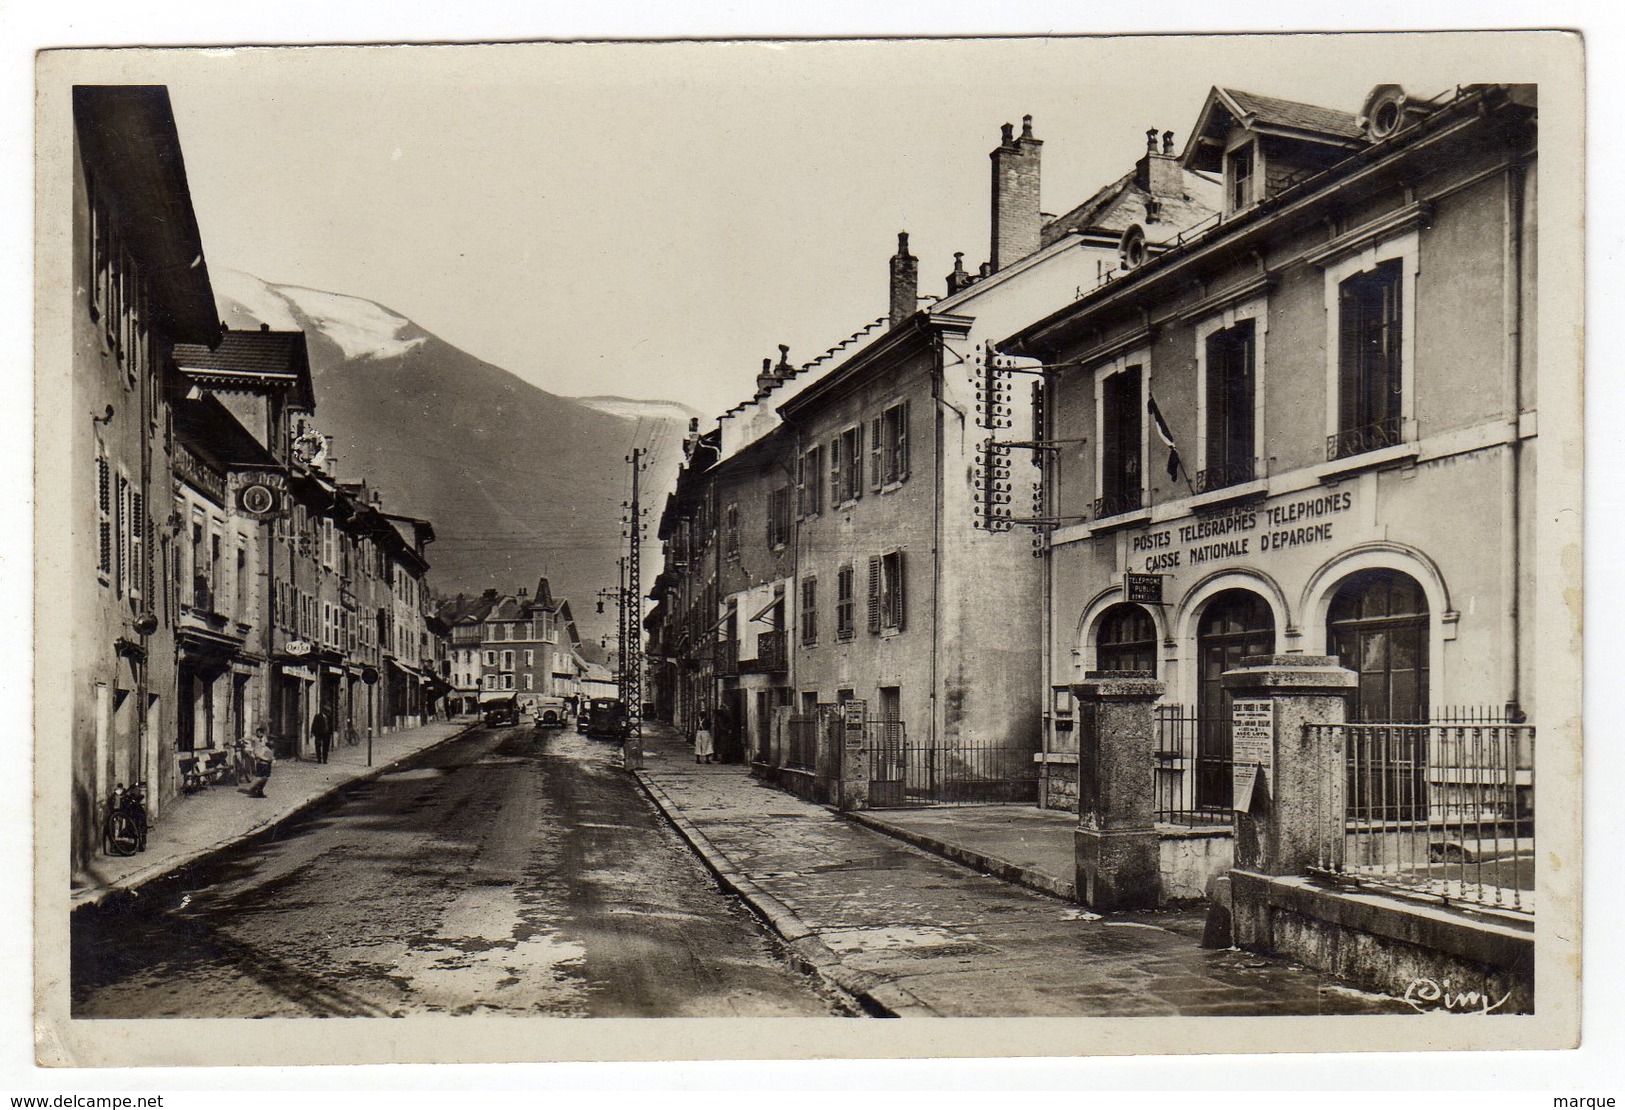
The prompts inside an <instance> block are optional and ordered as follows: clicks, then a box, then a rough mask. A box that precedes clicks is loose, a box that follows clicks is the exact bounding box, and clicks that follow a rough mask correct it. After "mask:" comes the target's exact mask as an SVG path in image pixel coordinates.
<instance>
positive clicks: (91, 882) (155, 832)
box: [71, 717, 479, 910]
mask: <svg viewBox="0 0 1625 1110" xmlns="http://www.w3.org/2000/svg"><path fill="white" fill-rule="evenodd" d="M478 723H479V719H478V718H475V717H462V718H458V719H456V720H452V721H435V722H433V723H431V724H427V725H421V726H419V727H417V728H409V729H401V730H399V731H397V732H392V733H389V734H388V735H387V736H378V737H374V739H373V742H372V766H371V767H368V766H367V740H366V737H362V739H361V742H360V743H359V744H357V745H356V746H355V747H350V746H348V745H345V744H339V745H337V746H335V747H334V748H333V751H332V753H331V754H330V755H329V757H328V761H327V762H326V763H316V762H313V761H311V760H278V761H277V764H276V768H275V770H274V771H273V772H272V774H271V783H270V785H269V786H267V787H266V790H265V795H266V796H265V797H264V798H250V797H249V796H248V795H246V794H243V793H240V792H239V791H238V790H237V788H236V787H235V786H232V785H227V784H220V785H215V786H207V787H204V788H203V789H202V790H201V791H199V792H198V793H196V794H181V795H179V796H178V797H175V798H171V799H169V800H168V801H166V802H165V803H164V804H163V807H162V809H161V810H160V811H159V814H158V817H157V818H156V819H155V821H154V823H153V826H152V830H151V832H150V833H149V834H148V837H147V850H146V851H145V852H138V853H136V854H135V855H133V856H106V855H101V854H99V853H98V854H97V856H96V858H95V860H94V861H93V862H92V863H91V866H90V867H89V868H88V869H87V870H86V871H85V872H84V873H82V874H79V875H76V876H74V880H73V890H72V896H71V905H72V908H73V909H75V910H77V909H80V908H82V907H84V906H89V905H95V904H96V903H98V902H100V901H101V900H102V899H104V898H106V897H107V896H108V895H109V894H113V893H115V892H131V891H134V890H136V889H138V888H139V887H141V886H142V885H144V884H146V883H149V882H151V881H152V880H153V879H156V878H159V877H160V876H163V875H167V874H169V873H170V872H171V871H175V870H177V869H179V868H181V867H184V866H186V865H187V864H189V863H194V862H196V861H197V860H199V859H201V858H203V857H204V856H207V855H211V854H212V853H214V852H218V851H220V850H222V849H224V848H228V847H230V846H231V845H233V844H236V843H238V842H240V841H243V840H247V839H248V838H249V837H252V836H255V835H256V834H258V833H261V832H264V831H265V830H267V829H269V828H271V827H273V826H275V825H277V824H279V823H280V822H282V821H285V820H287V819H288V818H290V817H293V816H294V815H296V814H298V813H301V812H303V811H304V810H306V809H309V808H310V807H311V806H313V805H315V804H317V803H318V802H320V801H322V800H323V799H325V798H327V797H329V796H330V795H332V794H334V793H337V792H338V790H339V789H340V788H341V787H343V786H345V785H347V784H349V783H352V782H357V781H361V780H364V779H369V778H373V777H375V776H377V775H380V774H382V773H383V772H384V770H385V769H386V768H388V767H389V766H390V765H391V764H394V763H398V762H400V761H401V760H403V759H406V758H407V757H408V756H412V755H416V754H417V753H418V752H421V751H423V750H424V749H426V748H431V747H434V746H435V745H436V744H439V743H442V742H444V741H446V740H450V739H451V738H452V737H454V736H458V735H461V734H462V733H463V732H466V731H467V730H468V729H470V728H473V727H474V726H475V725H477V724H478Z"/></svg>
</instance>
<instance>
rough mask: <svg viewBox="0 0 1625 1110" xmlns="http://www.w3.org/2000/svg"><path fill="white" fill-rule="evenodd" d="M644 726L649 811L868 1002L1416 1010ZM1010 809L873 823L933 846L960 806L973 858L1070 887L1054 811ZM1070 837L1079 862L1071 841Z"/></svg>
mask: <svg viewBox="0 0 1625 1110" xmlns="http://www.w3.org/2000/svg"><path fill="white" fill-rule="evenodd" d="M646 733H647V735H646V737H645V741H644V748H645V765H644V770H642V771H640V772H638V773H637V777H638V779H639V781H640V782H641V783H642V784H643V786H644V789H645V790H646V791H647V792H648V794H649V796H650V797H651V798H652V799H653V800H654V801H655V803H656V805H658V806H659V807H660V808H661V809H662V810H663V811H664V812H665V813H666V816H667V817H668V818H669V819H670V820H671V821H672V823H673V824H674V825H675V826H676V827H677V829H678V831H679V832H680V833H681V834H682V835H683V836H684V837H685V838H686V839H687V840H688V841H689V843H690V844H692V845H693V846H694V848H695V849H696V851H698V852H699V853H700V855H701V857H702V858H703V859H704V860H705V862H706V864H707V866H708V867H710V868H711V870H712V871H714V872H715V873H716V874H717V876H718V878H719V879H720V880H721V883H722V885H723V886H724V888H726V889H728V890H731V891H733V892H735V893H737V894H738V895H739V896H740V897H741V898H742V899H743V900H744V901H745V902H746V904H747V905H749V906H750V907H751V908H752V910H753V911H754V912H756V913H757V914H759V915H760V916H761V917H762V918H764V919H765V920H766V921H767V923H768V925H769V927H770V928H771V929H772V930H773V931H774V932H775V933H776V934H777V935H778V936H779V938H780V939H781V941H783V943H784V944H785V945H786V947H787V948H788V950H789V951H790V953H791V955H792V956H793V957H794V958H796V959H798V960H800V961H801V962H803V963H805V964H806V965H807V966H808V967H810V968H811V969H812V970H813V971H814V972H815V973H816V974H818V975H819V976H820V977H822V978H823V979H824V980H825V981H826V982H828V983H830V984H831V985H833V986H834V987H836V988H838V989H840V990H842V991H844V992H846V993H847V994H848V995H850V996H852V997H853V998H855V999H856V1000H857V1001H858V1002H859V1003H860V1004H861V1005H862V1006H863V1007H864V1008H865V1009H867V1010H868V1011H870V1012H872V1013H876V1014H883V1015H895V1016H927V1015H931V1016H944V1017H995V1016H996V1017H1012V1016H1097V1017H1127V1016H1142V1015H1187V1016H1196V1015H1281V1014H1364V1013H1408V1012H1410V1011H1409V1009H1408V1007H1406V1006H1405V1005H1404V1004H1403V1003H1401V1002H1400V1001H1399V1000H1397V999H1393V998H1388V997H1385V996H1381V995H1374V994H1369V993H1366V992H1363V991H1359V990H1355V989H1353V988H1351V987H1348V986H1346V985H1343V984H1342V983H1340V982H1338V981H1336V980H1334V979H1332V978H1331V977H1329V976H1325V975H1323V974H1321V973H1318V972H1314V971H1309V970H1306V969H1303V968H1300V967H1296V966H1294V965H1291V964H1288V963H1286V962H1284V961H1280V960H1274V959H1269V958H1266V957H1261V956H1256V955H1253V954H1251V953H1246V952H1240V951H1234V950H1225V951H1213V950H1209V949H1203V948H1201V947H1200V945H1199V941H1200V939H1201V935H1202V927H1203V915H1202V913H1201V912H1200V911H1195V910H1179V911H1168V912H1146V913H1136V914H1123V915H1113V916H1111V917H1105V918H1102V917H1099V916H1097V915H1095V914H1092V913H1089V912H1087V911H1085V910H1084V909H1082V908H1081V907H1079V906H1076V905H1072V904H1068V903H1067V902H1064V901H1061V900H1060V899H1058V898H1056V897H1052V896H1047V895H1043V894H1038V893H1035V892H1033V891H1031V890H1027V889H1023V888H1022V887H1020V886H1016V885H1013V884H1012V883H1010V882H1003V881H1000V880H999V879H997V878H993V877H990V876H988V875H984V874H978V873H976V872H974V871H970V870H967V869H966V868H965V867H962V866H959V865H958V864H955V863H952V862H949V861H948V860H945V859H942V858H939V857H938V856H936V855H931V854H928V853H926V852H923V851H921V850H920V849H918V848H915V847H913V846H912V845H910V844H907V843H903V842H900V841H899V840H897V839H894V838H893V837H892V836H890V835H887V834H886V833H882V832H879V831H876V830H875V829H873V828H866V827H863V826H862V825H860V824H858V823H856V822H855V821H850V820H847V819H845V818H843V817H841V816H840V815H838V814H835V813H833V812H832V811H830V810H828V809H826V808H824V807H822V806H818V805H813V804H811V803H809V802H805V801H803V800H801V799H800V798H797V797H795V796H794V795H791V794H788V793H785V792H783V791H780V790H777V789H774V788H773V787H770V786H767V785H765V784H763V783H760V782H758V781H756V780H755V779H753V778H751V777H750V775H749V773H748V772H747V771H746V770H745V769H744V768H742V767H740V766H738V765H712V764H700V765H697V764H695V762H694V757H693V755H692V754H691V753H690V751H689V750H688V748H687V747H686V746H685V745H683V744H682V743H681V741H680V740H679V739H678V738H677V737H676V736H675V734H673V733H672V732H671V730H669V729H666V728H664V727H661V726H650V727H649V728H648V729H647V730H646ZM1000 808H1001V809H1004V812H1003V813H1002V814H1000V813H996V812H990V813H982V814H977V813H976V811H973V810H955V811H952V812H951V813H950V812H943V813H941V814H934V815H914V814H895V813H890V812H888V813H886V814H885V815H884V816H883V817H881V816H877V815H875V814H869V815H867V821H868V823H869V824H871V825H876V824H884V825H888V826H895V827H896V828H897V829H899V830H901V831H903V832H908V833H913V834H914V835H918V836H925V837H928V838H930V839H936V840H941V839H942V835H943V826H944V825H945V824H946V823H947V822H951V821H953V820H955V818H956V817H965V816H966V815H968V816H969V819H970V821H971V822H972V823H973V824H974V823H976V822H981V823H983V824H984V825H985V828H984V829H983V833H982V838H981V839H979V840H978V842H977V843H975V844H972V845H970V846H969V847H968V848H965V850H966V852H967V854H968V855H982V856H984V857H985V858H988V859H992V860H995V861H996V862H997V863H1000V864H1004V865H1006V866H1008V867H1009V868H1011V869H1012V870H1013V871H1016V872H1021V873H1022V874H1023V875H1025V876H1026V878H1029V879H1032V880H1034V881H1040V882H1041V881H1056V882H1059V881H1061V880H1063V879H1064V878H1065V877H1066V875H1065V871H1062V870H1061V868H1060V867H1059V866H1058V857H1057V855H1056V845H1057V844H1058V843H1059V842H1060V838H1059V837H1058V836H1057V835H1056V831H1055V830H1056V828H1057V827H1058V826H1054V825H1053V817H1054V815H1044V816H1038V817H1035V818H1034V819H1032V820H1030V821H1029V820H1028V819H1027V818H1025V817H1018V816H1017V815H1015V814H1014V812H1013V807H1012V808H1010V809H1006V808H1004V807H1000ZM1033 812H1034V813H1035V814H1037V813H1038V811H1036V810H1034V811H1033ZM888 831H889V830H888ZM953 839H954V840H956V841H958V842H960V843H961V846H962V847H963V846H964V842H963V840H962V838H959V837H957V836H956V837H954V838H953ZM1066 845H1067V849H1068V852H1067V856H1066V859H1067V865H1068V869H1069V868H1070V839H1069V838H1068V840H1067V841H1066ZM1055 871H1061V874H1059V875H1056V874H1052V873H1050V872H1055ZM1013 877H1020V876H1013Z"/></svg>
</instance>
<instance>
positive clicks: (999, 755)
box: [864, 721, 1038, 809]
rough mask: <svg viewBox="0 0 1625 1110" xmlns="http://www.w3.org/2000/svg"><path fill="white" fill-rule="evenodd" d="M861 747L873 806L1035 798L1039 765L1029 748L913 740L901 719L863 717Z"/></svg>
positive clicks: (1009, 801) (987, 802) (991, 742)
mask: <svg viewBox="0 0 1625 1110" xmlns="http://www.w3.org/2000/svg"><path fill="white" fill-rule="evenodd" d="M864 747H865V749H866V750H867V753H868V760H869V804H870V805H871V806H873V807H875V808H877V809H887V808H902V807H914V806H971V805H1000V804H1022V805H1025V804H1036V803H1037V801H1038V768H1037V765H1036V764H1034V763H1033V756H1032V751H1031V750H1030V749H1024V748H1020V747H1015V746H1012V745H1010V744H1008V743H1006V742H1001V741H994V740H991V739H988V740H975V739H961V740H957V741H955V742H954V743H953V744H951V745H948V744H931V743H929V742H915V741H913V740H910V739H909V737H908V730H907V729H906V728H905V727H904V725H903V722H902V721H869V722H867V723H866V724H865V726H864Z"/></svg>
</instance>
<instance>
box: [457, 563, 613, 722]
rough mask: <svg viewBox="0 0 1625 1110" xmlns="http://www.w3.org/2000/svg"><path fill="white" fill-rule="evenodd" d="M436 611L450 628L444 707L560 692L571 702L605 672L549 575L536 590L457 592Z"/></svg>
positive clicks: (472, 708)
mask: <svg viewBox="0 0 1625 1110" xmlns="http://www.w3.org/2000/svg"><path fill="white" fill-rule="evenodd" d="M435 615H436V616H437V617H438V618H439V620H440V621H441V622H442V623H443V624H444V625H445V626H446V628H447V629H448V630H449V633H450V636H449V650H450V655H449V663H450V677H449V681H450V685H451V692H450V693H449V694H448V695H447V706H448V708H449V709H450V710H451V711H452V712H454V713H473V712H476V711H477V710H478V709H479V705H480V703H481V702H482V701H492V700H498V699H502V700H506V699H509V698H515V699H517V700H518V702H519V704H521V705H539V704H540V702H541V699H542V698H559V699H562V700H563V701H565V702H566V703H567V705H568V706H569V707H571V708H574V707H575V706H576V705H577V703H578V702H579V701H580V699H581V697H582V696H583V695H587V696H591V693H592V691H593V690H594V689H596V688H597V687H598V686H601V685H602V684H603V682H604V681H605V680H607V678H608V675H607V672H606V671H605V670H604V668H603V666H602V665H601V664H597V663H593V662H590V661H588V660H587V659H586V658H585V657H584V656H583V655H582V651H581V636H580V633H579V632H578V631H577V630H576V623H575V617H574V616H572V615H571V613H570V603H569V602H568V601H565V600H563V599H555V598H554V597H553V589H552V586H551V585H550V584H549V582H548V580H547V579H546V578H541V579H539V580H538V581H537V583H536V592H535V593H529V592H527V590H526V588H525V587H523V586H521V587H519V592H518V593H517V594H504V593H501V592H499V591H498V590H496V589H488V590H486V591H485V592H484V593H482V594H480V595H479V596H477V597H468V596H467V595H464V594H458V595H457V596H456V597H454V598H448V599H446V600H444V601H442V602H441V603H440V604H439V606H438V607H437V608H436V610H435Z"/></svg>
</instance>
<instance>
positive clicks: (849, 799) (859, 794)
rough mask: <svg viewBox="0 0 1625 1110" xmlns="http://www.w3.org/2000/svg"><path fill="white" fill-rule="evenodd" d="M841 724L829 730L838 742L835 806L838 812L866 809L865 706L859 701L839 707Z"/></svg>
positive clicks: (867, 792) (866, 707)
mask: <svg viewBox="0 0 1625 1110" xmlns="http://www.w3.org/2000/svg"><path fill="white" fill-rule="evenodd" d="M839 710H840V720H839V721H838V722H837V726H836V727H833V728H831V729H830V733H831V735H832V736H835V737H838V738H839V744H840V746H839V748H838V749H837V750H836V752H835V764H836V766H837V767H838V768H839V772H838V773H839V775H840V781H839V782H838V783H837V785H836V790H837V793H836V804H837V806H839V808H841V809H843V810H846V809H868V808H869V749H868V746H867V745H866V744H865V743H864V732H865V729H864V725H865V724H866V722H867V714H868V706H867V705H866V704H865V703H864V702H861V701H848V702H843V703H842V704H841V705H840V706H839Z"/></svg>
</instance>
